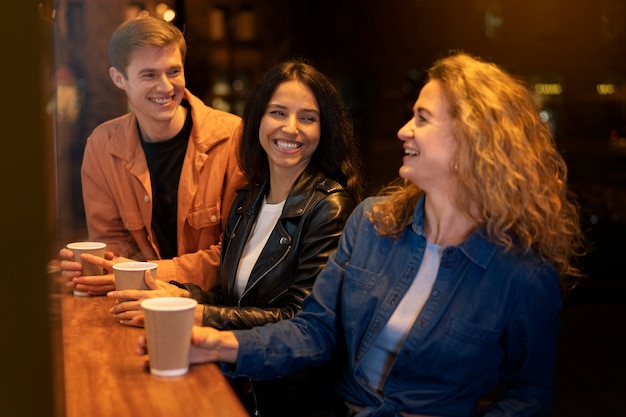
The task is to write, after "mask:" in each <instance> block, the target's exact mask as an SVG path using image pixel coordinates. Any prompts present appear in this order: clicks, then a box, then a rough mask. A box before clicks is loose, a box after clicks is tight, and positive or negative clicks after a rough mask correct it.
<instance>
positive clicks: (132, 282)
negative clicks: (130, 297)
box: [113, 262, 159, 301]
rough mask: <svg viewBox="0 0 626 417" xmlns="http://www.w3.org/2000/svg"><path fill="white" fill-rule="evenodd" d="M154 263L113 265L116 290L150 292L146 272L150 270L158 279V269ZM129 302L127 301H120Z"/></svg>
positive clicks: (121, 263)
mask: <svg viewBox="0 0 626 417" xmlns="http://www.w3.org/2000/svg"><path fill="white" fill-rule="evenodd" d="M158 266H159V265H158V264H156V263H154V262H120V263H117V264H114V265H113V273H114V275H115V289H116V290H118V291H119V290H148V289H149V288H148V286H147V285H146V281H145V278H144V272H145V271H146V270H148V269H149V270H150V273H152V276H153V277H156V273H157V267H158ZM120 301H127V300H120Z"/></svg>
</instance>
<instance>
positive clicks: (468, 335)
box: [430, 317, 503, 384]
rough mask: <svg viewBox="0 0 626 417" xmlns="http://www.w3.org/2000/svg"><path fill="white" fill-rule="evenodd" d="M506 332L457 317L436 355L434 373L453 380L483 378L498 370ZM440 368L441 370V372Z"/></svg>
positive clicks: (449, 324) (432, 363)
mask: <svg viewBox="0 0 626 417" xmlns="http://www.w3.org/2000/svg"><path fill="white" fill-rule="evenodd" d="M501 335H502V333H501V331H499V330H496V329H489V328H486V327H484V326H481V325H478V324H476V323H472V322H469V321H467V320H464V319H461V318H459V317H453V318H452V319H451V320H450V321H449V322H448V324H447V326H446V328H445V335H444V337H443V338H442V339H441V345H440V348H439V349H438V352H437V354H436V357H435V358H434V360H433V361H432V362H431V367H430V369H431V370H432V372H438V373H440V371H441V369H447V370H449V371H448V372H445V373H444V374H445V375H440V376H441V377H443V378H445V379H448V380H450V382H451V383H453V384H455V383H461V382H462V381H471V380H473V379H479V376H480V374H482V373H484V372H491V371H494V374H497V372H495V369H496V368H497V367H498V364H499V363H500V362H501V359H502V355H503V352H502V349H501V347H500V343H499V341H500V337H501ZM437 370H439V371H437Z"/></svg>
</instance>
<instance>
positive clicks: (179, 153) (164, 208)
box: [141, 101, 193, 259]
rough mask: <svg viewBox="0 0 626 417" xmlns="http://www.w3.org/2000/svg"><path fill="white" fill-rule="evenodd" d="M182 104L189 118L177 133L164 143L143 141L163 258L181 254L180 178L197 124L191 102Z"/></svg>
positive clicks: (154, 227) (154, 215)
mask: <svg viewBox="0 0 626 417" xmlns="http://www.w3.org/2000/svg"><path fill="white" fill-rule="evenodd" d="M182 105H183V106H185V107H187V118H186V120H185V125H184V126H183V128H182V129H181V131H180V132H178V134H177V135H176V136H174V137H173V138H172V139H169V140H166V141H163V142H146V141H144V140H143V139H142V140H141V146H142V147H143V151H144V153H145V154H146V160H147V161H148V169H149V170H150V182H151V183H152V229H153V230H154V233H155V237H156V240H157V245H158V247H159V251H160V252H161V257H162V258H164V259H170V258H173V257H175V256H176V255H177V254H178V243H177V242H178V241H177V239H176V236H177V234H176V219H177V211H178V181H179V179H180V172H181V170H182V167H183V161H184V159H185V152H186V151H187V144H188V143H189V135H190V134H191V127H192V125H193V122H192V120H191V110H190V109H189V104H188V103H187V102H186V101H184V102H183V103H182Z"/></svg>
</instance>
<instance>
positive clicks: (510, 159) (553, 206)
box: [371, 53, 582, 285]
mask: <svg viewBox="0 0 626 417" xmlns="http://www.w3.org/2000/svg"><path fill="white" fill-rule="evenodd" d="M428 76H429V79H430V80H431V81H437V82H438V83H439V85H440V87H441V89H442V93H443V94H444V95H445V97H446V98H447V100H448V101H449V104H450V115H451V118H452V124H453V125H452V130H453V133H454V136H455V137H456V139H457V141H458V149H457V153H456V155H455V156H454V158H453V161H454V163H453V167H452V168H453V171H454V172H455V174H456V176H457V177H458V181H459V185H458V194H457V196H456V204H457V206H458V207H459V208H460V209H461V210H463V212H464V213H465V215H467V216H468V217H470V218H472V219H473V220H474V221H475V223H476V224H481V225H484V226H485V228H486V230H487V232H488V234H489V238H490V239H491V240H492V241H494V242H497V243H498V244H500V245H502V246H503V247H505V248H507V249H514V248H517V249H521V250H523V251H527V250H531V249H532V250H535V251H537V252H538V253H539V254H540V255H541V256H542V257H544V259H545V260H547V261H548V262H551V263H552V264H553V265H554V267H555V268H556V269H557V271H558V272H559V274H560V275H561V277H562V278H563V281H564V285H571V284H573V283H575V282H576V280H575V278H576V277H579V276H580V273H579V271H578V269H577V268H576V267H575V266H574V265H572V263H571V261H572V259H574V258H575V257H576V256H577V255H579V254H581V253H582V252H581V250H582V240H581V237H582V234H581V230H580V226H579V213H578V207H577V205H576V204H575V202H574V201H573V200H572V199H570V196H569V193H568V190H567V185H566V182H565V181H566V176H567V166H566V165H565V161H564V160H563V158H562V157H561V155H560V154H559V153H558V152H557V150H556V149H555V146H554V142H553V139H552V135H551V132H550V129H549V126H548V124H547V123H546V122H545V121H543V120H542V119H541V117H540V115H539V112H538V109H537V107H536V104H535V102H534V100H533V98H532V96H531V94H530V92H529V91H528V89H527V88H526V87H525V86H524V85H523V84H522V83H520V82H519V81H517V80H515V79H514V78H512V77H511V76H510V75H509V74H507V73H506V72H504V71H503V70H501V69H500V68H499V67H498V66H496V65H495V64H493V63H486V62H482V61H481V60H479V59H477V58H475V57H472V56H470V55H468V54H465V53H457V54H454V55H451V56H448V57H447V58H444V59H441V60H440V61H438V62H436V63H435V64H434V65H433V66H432V67H431V69H430V71H429V72H428ZM382 193H383V194H389V198H387V199H385V200H383V201H381V202H380V203H378V204H376V205H375V206H374V209H373V213H372V214H371V218H372V220H373V221H374V222H375V223H376V224H377V229H378V230H379V232H380V233H381V234H382V235H393V234H396V233H398V232H399V231H401V230H402V228H403V227H404V226H405V224H406V221H407V219H408V218H410V217H411V216H413V212H414V207H415V203H416V201H417V199H418V198H419V197H420V196H421V194H422V193H423V190H421V189H419V188H418V187H417V186H416V185H415V184H413V183H411V182H410V181H406V180H405V181H402V183H401V184H397V183H396V184H393V185H390V186H389V187H386V188H385V189H384V190H383V191H382Z"/></svg>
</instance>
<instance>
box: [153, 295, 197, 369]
mask: <svg viewBox="0 0 626 417" xmlns="http://www.w3.org/2000/svg"><path fill="white" fill-rule="evenodd" d="M196 304H198V302H197V301H196V300H194V299H193V298H183V297H158V298H148V299H145V300H143V301H142V302H141V308H142V309H143V312H144V327H145V331H146V340H147V343H148V355H149V357H150V373H152V374H153V375H158V376H168V377H171V376H178V375H184V374H186V373H187V372H188V371H189V346H190V345H191V329H192V327H193V317H194V310H195V307H196Z"/></svg>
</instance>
